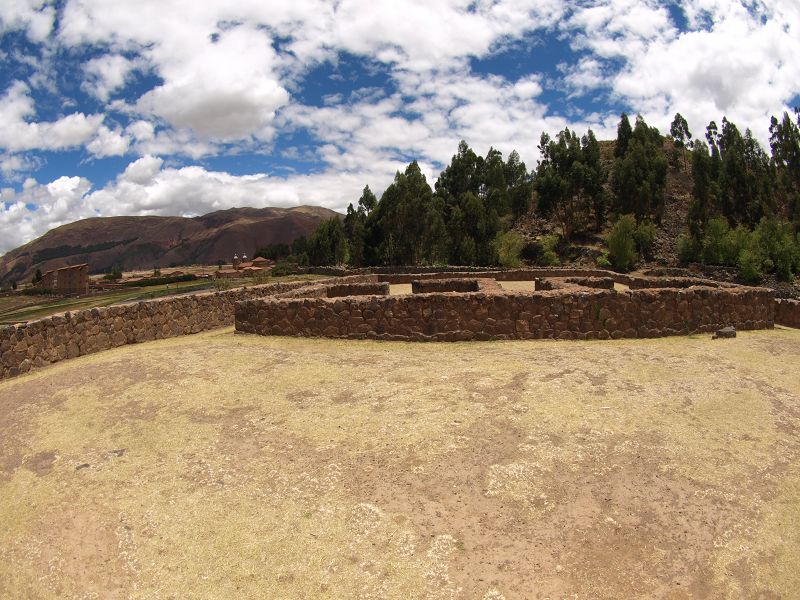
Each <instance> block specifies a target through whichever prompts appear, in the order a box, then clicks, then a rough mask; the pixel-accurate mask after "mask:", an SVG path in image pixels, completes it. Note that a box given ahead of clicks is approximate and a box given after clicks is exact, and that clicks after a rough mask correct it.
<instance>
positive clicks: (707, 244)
mask: <svg viewBox="0 0 800 600" xmlns="http://www.w3.org/2000/svg"><path fill="white" fill-rule="evenodd" d="M730 230H731V228H730V227H729V226H728V221H727V220H726V219H724V218H723V217H716V218H714V219H710V220H709V221H708V224H707V225H706V230H705V234H704V235H703V262H704V263H706V264H709V265H724V264H729V263H727V262H726V259H729V258H730V250H729V248H728V247H727V245H728V238H729V234H730ZM734 260H735V257H734Z"/></svg>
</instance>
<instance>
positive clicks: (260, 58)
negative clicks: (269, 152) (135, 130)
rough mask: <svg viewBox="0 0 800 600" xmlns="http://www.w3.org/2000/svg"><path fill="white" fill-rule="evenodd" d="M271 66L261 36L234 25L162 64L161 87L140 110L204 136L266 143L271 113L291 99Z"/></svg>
mask: <svg viewBox="0 0 800 600" xmlns="http://www.w3.org/2000/svg"><path fill="white" fill-rule="evenodd" d="M274 63H275V52H274V50H273V49H272V47H271V45H270V40H269V38H268V37H267V35H266V34H265V33H264V32H262V31H258V30H256V29H254V28H251V27H245V26H240V27H235V28H233V29H230V30H227V31H224V32H222V33H221V34H219V38H217V39H216V41H212V40H211V39H208V38H205V39H203V40H201V41H198V42H196V43H194V44H192V45H191V46H189V47H186V48H185V51H183V52H180V53H173V54H172V55H171V56H169V57H168V58H167V60H162V61H161V62H160V63H159V65H158V71H159V75H160V76H161V77H162V78H164V84H163V85H160V86H158V87H156V88H155V89H153V90H152V91H150V92H148V93H147V94H145V95H144V96H142V98H140V99H139V102H138V108H139V109H140V110H142V112H144V113H151V114H154V115H156V116H158V117H161V118H163V119H164V120H165V121H167V122H168V123H170V124H171V125H172V126H173V127H175V128H178V129H191V130H192V131H194V132H195V133H197V134H199V135H201V136H205V137H207V138H216V139H223V140H232V139H241V138H246V137H249V136H251V135H255V136H257V137H261V138H264V139H270V138H271V137H272V130H271V128H270V123H271V121H272V119H273V118H274V116H275V111H276V110H277V109H278V108H280V107H281V106H283V105H284V104H286V103H287V101H288V100H289V94H288V92H287V91H286V90H285V89H284V88H283V87H282V86H281V85H280V83H279V82H278V79H277V77H276V75H275V74H274V73H273V66H274Z"/></svg>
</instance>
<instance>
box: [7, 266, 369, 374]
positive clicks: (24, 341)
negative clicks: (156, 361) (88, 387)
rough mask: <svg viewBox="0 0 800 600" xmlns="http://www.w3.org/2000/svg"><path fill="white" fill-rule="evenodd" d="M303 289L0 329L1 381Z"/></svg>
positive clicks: (218, 319) (287, 286)
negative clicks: (241, 303)
mask: <svg viewBox="0 0 800 600" xmlns="http://www.w3.org/2000/svg"><path fill="white" fill-rule="evenodd" d="M354 279H356V280H361V279H363V278H360V277H359V278H354ZM303 287H311V286H309V284H308V282H292V283H279V284H271V285H270V284H268V285H262V286H253V287H249V288H241V289H235V290H228V291H224V292H215V293H205V294H195V295H191V296H180V297H175V298H163V299H158V300H149V301H146V302H138V303H135V304H125V305H119V306H110V307H105V308H93V309H89V310H83V311H77V312H71V313H69V312H68V313H65V314H63V315H56V316H53V317H48V318H45V319H41V320H39V321H33V322H30V323H27V324H24V325H18V326H11V327H4V328H2V329H0V379H4V378H7V377H13V376H15V375H19V374H22V373H26V372H28V371H30V370H31V369H34V368H39V367H43V366H45V365H48V364H51V363H55V362H58V361H61V360H64V359H66V358H74V357H77V356H82V355H84V354H92V353H94V352H99V351H101V350H107V349H109V348H115V347H117V346H123V345H125V344H134V343H138V342H146V341H149V340H157V339H163V338H169V337H174V336H178V335H187V334H191V333H198V332H200V331H206V330H208V329H214V328H216V327H225V326H230V325H232V324H233V312H234V304H235V303H236V302H237V301H239V300H245V299H248V298H257V297H262V296H269V295H273V294H279V293H286V292H289V291H291V290H295V289H300V288H303ZM316 287H320V286H316ZM323 289H324V288H323Z"/></svg>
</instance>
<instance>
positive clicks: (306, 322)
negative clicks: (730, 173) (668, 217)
mask: <svg viewBox="0 0 800 600" xmlns="http://www.w3.org/2000/svg"><path fill="white" fill-rule="evenodd" d="M774 317H775V302H774V296H773V292H772V291H770V290H767V289H763V288H747V287H737V288H733V289H720V288H711V287H692V288H685V289H641V290H631V291H624V292H617V291H614V290H597V289H589V288H581V289H576V288H572V289H559V290H554V291H546V292H525V293H487V292H486V291H481V292H477V293H433V294H412V295H404V296H388V297H378V296H374V297H369V298H367V297H350V298H344V299H342V298H340V299H336V300H333V299H327V298H303V299H301V298H298V299H293V300H277V299H268V298H267V299H257V300H245V301H242V302H238V303H237V304H236V318H235V320H236V330H237V331H239V332H244V333H257V334H261V335H291V336H324V337H336V338H371V339H384V340H406V341H460V340H491V339H538V338H557V339H607V338H635V337H657V336H665V335H679V334H687V333H697V332H708V331H714V330H716V329H719V328H721V327H724V326H727V325H733V326H735V327H736V328H737V329H760V328H770V327H772V326H773V322H774Z"/></svg>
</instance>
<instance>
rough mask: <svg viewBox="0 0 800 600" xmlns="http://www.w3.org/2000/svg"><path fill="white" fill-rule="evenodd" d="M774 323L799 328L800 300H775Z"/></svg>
mask: <svg viewBox="0 0 800 600" xmlns="http://www.w3.org/2000/svg"><path fill="white" fill-rule="evenodd" d="M775 323H777V324H778V325H785V326H786V327H797V328H798V329H800V300H787V299H780V300H775Z"/></svg>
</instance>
